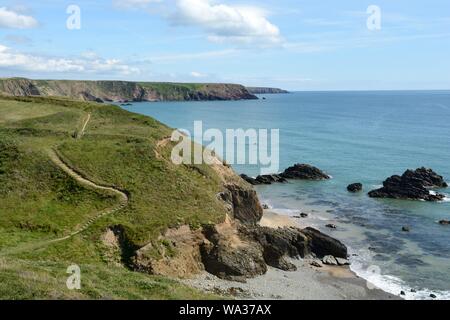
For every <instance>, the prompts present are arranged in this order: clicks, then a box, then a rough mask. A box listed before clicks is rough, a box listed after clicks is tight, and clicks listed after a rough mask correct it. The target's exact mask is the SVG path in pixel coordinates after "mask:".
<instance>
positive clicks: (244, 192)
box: [220, 184, 264, 224]
mask: <svg viewBox="0 0 450 320" xmlns="http://www.w3.org/2000/svg"><path fill="white" fill-rule="evenodd" d="M226 188H227V190H226V191H224V192H222V193H221V194H220V197H221V199H222V200H223V201H225V202H226V203H228V204H229V206H230V207H231V208H232V214H233V218H235V219H237V220H239V221H240V222H242V223H244V224H256V223H258V222H259V221H260V220H261V218H262V216H263V214H264V210H263V208H262V207H261V204H260V203H259V199H258V195H257V194H256V191H254V190H252V189H244V188H242V187H240V186H238V185H234V184H230V185H227V186H226Z"/></svg>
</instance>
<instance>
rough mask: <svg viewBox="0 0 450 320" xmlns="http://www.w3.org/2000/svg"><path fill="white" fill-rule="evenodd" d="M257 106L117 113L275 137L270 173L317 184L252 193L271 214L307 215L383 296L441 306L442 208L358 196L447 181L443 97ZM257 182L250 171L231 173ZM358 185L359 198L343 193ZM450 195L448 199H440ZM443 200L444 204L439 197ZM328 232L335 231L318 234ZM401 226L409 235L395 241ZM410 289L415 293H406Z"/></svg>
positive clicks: (446, 215) (445, 280)
mask: <svg viewBox="0 0 450 320" xmlns="http://www.w3.org/2000/svg"><path fill="white" fill-rule="evenodd" d="M264 97H265V98H266V100H263V99H260V100H254V101H253V100H250V101H220V102H160V103H159V102H158V103H136V104H133V105H132V106H128V107H125V108H126V109H127V110H130V111H133V112H137V113H141V114H145V115H149V116H152V117H154V118H156V119H158V120H160V121H161V122H163V123H166V124H168V125H169V126H171V127H174V128H184V129H188V130H192V129H193V124H194V121H198V120H201V121H203V126H204V129H208V128H218V129H221V130H225V129H238V128H243V129H249V128H255V129H258V128H267V129H279V130H280V170H281V171H282V170H283V169H285V168H286V167H289V166H291V165H292V164H294V163H309V164H312V165H315V166H317V167H319V168H321V169H322V170H324V171H326V172H327V173H328V174H330V175H331V176H332V177H333V179H331V180H329V181H323V182H302V181H295V182H290V183H288V184H278V185H271V186H263V187H258V188H257V191H258V193H259V195H260V198H261V199H262V202H264V203H267V204H268V205H270V206H271V207H272V208H273V210H275V211H277V212H278V213H280V214H286V215H291V216H295V215H298V213H300V212H307V213H309V217H308V218H306V219H302V220H298V221H299V223H300V224H301V225H305V226H306V225H313V226H315V227H317V228H319V229H321V230H323V231H326V232H328V233H330V234H331V235H333V236H335V237H337V238H339V239H341V240H342V241H343V242H344V243H345V244H346V245H347V246H348V247H349V248H350V250H351V253H352V257H351V260H352V270H354V271H355V272H356V273H357V274H358V275H360V276H361V277H363V278H366V279H368V280H369V281H370V282H371V283H374V284H375V285H377V286H379V287H381V288H382V289H384V290H386V291H390V292H391V293H394V294H399V293H400V291H401V290H404V291H405V292H406V294H407V296H406V297H407V298H410V299H421V298H425V297H428V296H429V295H430V293H431V292H433V293H434V294H436V295H437V296H438V298H450V226H442V225H440V224H438V223H437V222H438V221H439V220H441V219H450V202H447V201H444V202H439V203H426V202H420V201H402V200H382V199H371V198H369V197H368V196H367V192H368V191H370V190H372V189H375V188H377V187H379V186H380V185H381V184H382V182H383V180H385V179H386V178H387V177H388V176H391V175H393V174H402V173H403V172H404V171H405V170H406V169H408V168H411V169H415V168H418V167H422V166H425V167H430V168H432V169H434V170H435V171H436V172H438V173H439V174H441V175H443V176H444V178H445V179H446V180H447V182H449V181H450V91H404V92H402V91H384V92H381V91H380V92H298V93H292V94H281V95H265V96H264ZM235 170H236V171H238V172H239V173H246V174H248V175H253V176H254V175H257V174H259V170H258V168H257V167H255V166H245V165H239V166H235ZM353 182H362V183H363V184H364V192H362V193H360V194H349V193H348V192H347V190H346V186H347V185H348V184H350V183H353ZM440 192H442V193H444V194H447V193H448V194H450V189H449V190H440ZM449 198H450V197H449ZM328 223H334V224H336V225H337V226H338V228H337V230H335V231H333V230H327V229H326V228H325V225H326V224H328ZM403 226H409V227H410V229H411V231H410V232H409V233H405V232H402V227H403ZM411 289H414V290H415V291H417V292H416V293H413V292H411Z"/></svg>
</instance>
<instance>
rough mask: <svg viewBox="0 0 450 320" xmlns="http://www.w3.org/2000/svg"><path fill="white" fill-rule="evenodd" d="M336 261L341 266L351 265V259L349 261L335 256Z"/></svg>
mask: <svg viewBox="0 0 450 320" xmlns="http://www.w3.org/2000/svg"><path fill="white" fill-rule="evenodd" d="M335 259H336V262H337V263H338V265H340V266H348V265H350V261H348V260H347V259H342V258H335Z"/></svg>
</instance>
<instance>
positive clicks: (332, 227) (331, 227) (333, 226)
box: [325, 223, 337, 229]
mask: <svg viewBox="0 0 450 320" xmlns="http://www.w3.org/2000/svg"><path fill="white" fill-rule="evenodd" d="M325 227H327V228H330V229H337V226H336V225H335V224H331V223H330V224H327V225H326V226H325Z"/></svg>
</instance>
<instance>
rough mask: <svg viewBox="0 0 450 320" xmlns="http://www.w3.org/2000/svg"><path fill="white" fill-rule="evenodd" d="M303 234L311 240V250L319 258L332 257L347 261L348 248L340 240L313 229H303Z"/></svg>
mask: <svg viewBox="0 0 450 320" xmlns="http://www.w3.org/2000/svg"><path fill="white" fill-rule="evenodd" d="M302 233H304V234H305V235H306V236H307V237H308V238H309V240H310V241H309V246H310V250H311V252H314V253H315V254H316V255H317V256H318V257H324V256H327V255H332V256H333V257H338V258H344V259H347V254H348V252H347V247H346V246H345V245H344V244H343V243H342V242H340V241H339V240H337V239H334V238H332V237H330V236H328V235H326V234H324V233H322V232H320V231H318V230H316V229H314V228H311V227H308V228H306V229H303V230H302Z"/></svg>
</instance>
